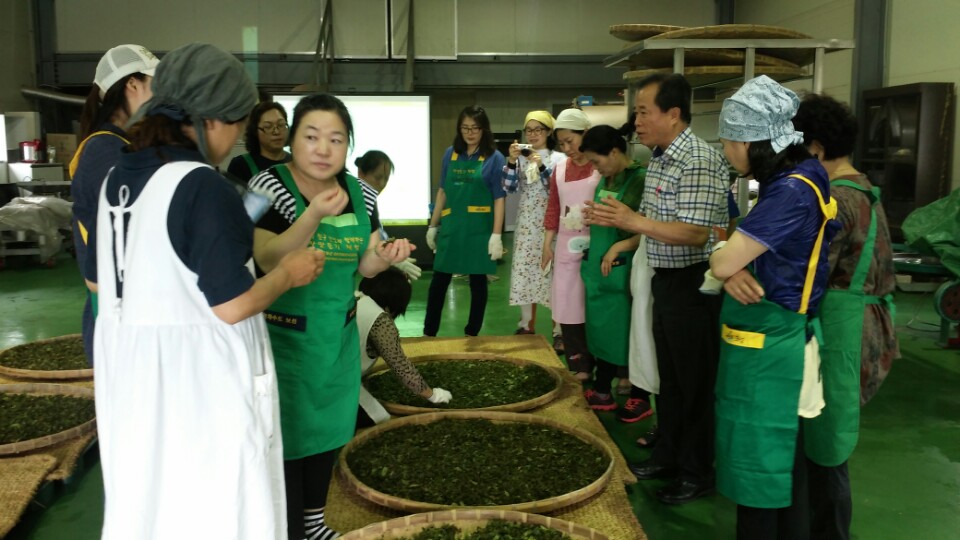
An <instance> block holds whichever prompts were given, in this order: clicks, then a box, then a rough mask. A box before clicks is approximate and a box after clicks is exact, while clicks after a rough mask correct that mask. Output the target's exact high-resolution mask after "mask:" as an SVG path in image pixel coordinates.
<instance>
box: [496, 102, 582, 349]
mask: <svg viewBox="0 0 960 540" xmlns="http://www.w3.org/2000/svg"><path fill="white" fill-rule="evenodd" d="M554 121H555V120H554V118H553V116H552V115H551V114H550V113H548V112H547V111H530V112H529V113H527V117H526V118H525V119H524V122H523V132H524V135H525V136H526V139H527V143H528V145H529V146H530V147H532V148H529V147H524V148H521V147H520V145H519V144H518V143H517V142H514V143H513V144H511V145H510V154H509V155H508V156H507V165H506V166H505V167H504V168H503V189H504V191H506V192H507V193H517V192H519V193H520V211H519V213H518V214H517V224H516V228H515V229H514V230H515V233H514V238H513V260H512V262H511V266H510V305H511V306H520V323H519V325H518V326H519V328H518V329H517V332H516V333H517V334H533V333H534V325H535V323H536V309H537V304H541V305H544V306H547V307H549V306H550V279H549V277H548V275H544V272H543V271H542V270H541V268H540V255H541V253H542V252H543V216H544V214H546V212H547V199H548V194H549V192H550V175H552V174H553V170H554V169H556V168H557V165H559V164H561V163H563V162H564V161H565V160H566V159H567V156H566V155H565V154H564V153H563V152H556V151H554V147H555V146H556V140H555V139H554V137H553V125H554ZM553 348H554V350H556V351H557V354H561V353H563V350H564V349H563V337H562V336H561V335H560V325H559V323H556V322H554V328H553Z"/></svg>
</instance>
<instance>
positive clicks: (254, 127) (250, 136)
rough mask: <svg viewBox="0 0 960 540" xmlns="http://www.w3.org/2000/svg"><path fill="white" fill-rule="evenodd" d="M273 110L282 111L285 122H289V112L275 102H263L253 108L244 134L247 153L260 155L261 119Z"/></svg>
mask: <svg viewBox="0 0 960 540" xmlns="http://www.w3.org/2000/svg"><path fill="white" fill-rule="evenodd" d="M271 110H277V111H280V116H282V117H283V121H284V122H287V110H286V109H284V108H283V105H281V104H279V103H276V102H274V101H261V102H260V103H257V104H256V106H254V107H253V110H252V111H250V116H249V117H248V119H247V129H246V131H245V132H244V134H243V146H244V148H246V149H247V152H250V153H251V154H257V155H260V136H259V134H258V133H257V131H258V130H259V126H260V118H261V117H262V116H263V115H264V114H265V113H266V112H267V111H271Z"/></svg>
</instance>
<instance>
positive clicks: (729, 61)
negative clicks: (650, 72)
mask: <svg viewBox="0 0 960 540" xmlns="http://www.w3.org/2000/svg"><path fill="white" fill-rule="evenodd" d="M636 44H637V43H627V44H626V45H624V47H623V48H624V49H628V48H630V47H633V46H634V45H636ZM746 57H747V54H746V53H745V52H744V51H743V50H740V49H686V50H685V51H683V65H684V66H691V67H693V66H743V63H744V62H745V61H746ZM626 63H627V64H629V65H631V66H644V67H648V68H664V67H673V49H644V50H642V51H640V52H638V53H637V54H634V55H633V56H631V57H630V58H628V59H627V60H626ZM754 65H757V66H779V67H786V68H798V67H799V66H798V65H796V64H794V63H793V62H789V61H787V60H783V59H781V58H776V57H774V56H768V55H766V54H757V55H755V58H754Z"/></svg>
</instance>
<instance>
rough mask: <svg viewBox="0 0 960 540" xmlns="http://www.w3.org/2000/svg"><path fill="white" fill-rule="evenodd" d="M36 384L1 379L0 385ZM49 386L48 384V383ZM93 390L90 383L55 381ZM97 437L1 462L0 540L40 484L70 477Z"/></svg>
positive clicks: (2, 377) (72, 441)
mask: <svg viewBox="0 0 960 540" xmlns="http://www.w3.org/2000/svg"><path fill="white" fill-rule="evenodd" d="M23 382H36V381H32V380H27V379H15V378H12V377H6V376H0V384H15V383H23ZM47 382H49V381H47ZM56 384H70V385H76V386H84V387H87V388H93V381H89V380H88V381H78V382H73V381H56ZM96 436H97V433H96V432H95V431H94V432H91V433H87V434H86V435H84V436H82V437H78V438H76V439H71V440H69V441H64V442H62V443H60V444H57V445H55V446H50V447H47V448H42V449H39V450H37V451H35V452H30V453H26V454H22V455H19V456H10V457H5V458H2V459H0V538H3V537H4V536H5V535H6V534H7V532H9V531H10V529H12V528H13V526H14V525H16V524H17V522H18V521H20V516H21V515H22V514H23V512H24V511H25V510H26V509H27V506H28V505H29V504H30V501H31V500H33V496H34V495H35V494H36V492H37V488H39V486H40V485H41V484H42V483H43V482H52V481H56V480H65V479H67V478H69V477H70V475H71V474H73V471H74V469H76V466H77V463H78V462H79V460H80V456H81V455H83V452H84V451H85V450H86V449H87V448H89V446H90V445H91V444H92V443H93V441H94V439H95V438H96Z"/></svg>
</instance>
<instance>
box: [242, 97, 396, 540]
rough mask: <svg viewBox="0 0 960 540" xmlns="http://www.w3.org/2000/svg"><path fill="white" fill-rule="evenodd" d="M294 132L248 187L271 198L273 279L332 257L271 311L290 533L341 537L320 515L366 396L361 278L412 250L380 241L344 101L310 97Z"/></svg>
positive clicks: (258, 240) (259, 256)
mask: <svg viewBox="0 0 960 540" xmlns="http://www.w3.org/2000/svg"><path fill="white" fill-rule="evenodd" d="M291 127H292V131H291V133H292V135H291V138H290V143H291V144H290V146H291V149H292V151H293V160H292V161H291V162H290V163H289V164H285V165H277V166H276V167H273V168H272V169H268V170H267V171H264V172H262V173H261V174H260V175H258V176H256V177H254V178H253V179H251V180H250V185H251V186H254V185H256V186H257V189H258V191H259V192H261V193H269V195H270V196H271V198H272V200H273V205H272V206H271V208H270V209H269V210H268V211H267V213H266V214H265V215H264V216H263V218H262V219H261V220H260V221H259V222H258V223H257V228H256V230H255V231H254V259H255V261H256V263H257V266H258V267H259V268H260V269H261V270H262V271H270V270H271V269H272V268H274V267H275V265H276V264H277V261H279V260H280V258H282V257H283V255H285V254H286V253H288V252H290V251H292V250H295V249H299V248H303V247H307V246H310V247H313V248H315V249H318V250H320V251H323V252H324V253H325V254H326V263H325V266H324V269H323V273H322V274H321V275H320V277H319V278H317V280H316V281H315V282H313V283H312V284H311V285H309V286H307V287H301V288H299V289H292V290H291V291H289V292H288V293H286V294H284V295H283V296H281V297H280V298H279V299H277V301H276V302H274V303H273V304H272V305H271V306H270V309H269V310H267V311H266V312H265V313H264V315H265V317H266V321H267V328H268V330H269V331H270V341H271V344H272V347H273V355H274V358H275V359H276V365H277V380H278V386H279V390H280V421H281V427H282V432H283V451H284V460H285V461H284V477H285V480H286V493H287V524H288V534H289V537H290V538H291V539H297V540H302V539H303V538H305V537H309V538H324V539H326V538H332V537H333V535H334V534H335V533H334V532H333V531H331V530H330V529H329V528H328V527H327V526H326V524H325V521H324V513H323V508H324V505H325V504H326V496H327V488H328V487H329V483H330V478H331V474H332V471H333V464H334V456H335V451H336V450H337V449H338V448H340V447H341V446H343V445H344V444H346V443H347V441H349V440H350V438H351V437H353V433H354V426H355V424H356V418H357V401H358V399H359V395H360V341H359V337H358V332H357V323H356V299H355V297H354V294H353V291H354V280H355V276H356V273H357V272H358V271H359V273H360V274H362V275H364V276H367V277H370V276H374V275H376V274H377V273H379V272H381V271H383V270H385V269H386V268H388V267H389V266H390V264H392V263H395V262H399V261H402V260H405V259H406V258H407V257H408V256H409V255H410V250H411V246H410V244H409V243H408V242H407V241H406V240H397V241H394V242H392V243H387V242H382V241H381V240H380V239H379V235H378V233H377V231H378V225H379V224H377V223H374V222H371V219H370V218H369V217H368V216H367V212H366V211H365V207H364V203H363V195H362V193H361V191H360V185H359V184H358V183H357V180H356V179H355V178H353V177H352V176H349V175H348V174H346V172H345V169H344V164H345V162H346V157H347V151H348V148H349V145H350V143H351V141H352V139H353V125H352V123H351V120H350V113H349V112H348V111H347V109H346V107H345V106H344V105H343V102H341V101H340V100H339V99H337V98H336V97H333V96H331V95H328V94H315V95H311V96H307V97H305V98H303V99H302V100H300V103H298V104H297V107H296V109H295V110H294V114H293V125H292V126H291Z"/></svg>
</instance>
